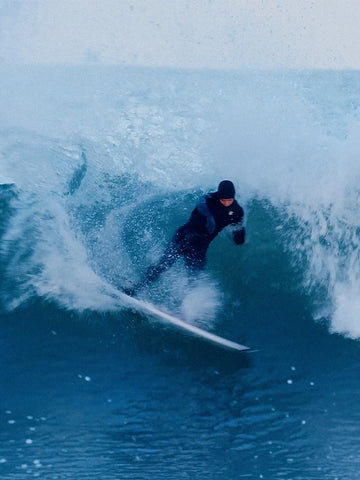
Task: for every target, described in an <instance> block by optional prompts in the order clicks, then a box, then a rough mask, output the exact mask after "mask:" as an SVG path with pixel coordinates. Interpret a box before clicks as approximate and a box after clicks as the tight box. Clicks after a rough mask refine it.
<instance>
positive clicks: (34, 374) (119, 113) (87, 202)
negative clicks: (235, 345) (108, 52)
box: [0, 66, 360, 480]
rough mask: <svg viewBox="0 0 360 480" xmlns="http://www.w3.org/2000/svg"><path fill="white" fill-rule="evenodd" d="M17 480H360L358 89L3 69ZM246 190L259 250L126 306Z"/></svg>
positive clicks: (5, 432)
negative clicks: (228, 345)
mask: <svg viewBox="0 0 360 480" xmlns="http://www.w3.org/2000/svg"><path fill="white" fill-rule="evenodd" d="M0 73H1V75H0V87H1V88H0V112H1V114H0V180H1V190H0V208H1V213H2V215H1V223H0V235H1V241H0V245H1V277H0V278H1V315H0V342H1V348H0V358H1V363H0V365H1V370H0V478H1V479H4V480H10V479H12V480H13V479H25V478H26V479H28V478H33V477H39V478H44V479H51V480H63V479H74V478H76V479H81V480H85V479H91V478H96V479H103V480H108V479H109V480H115V479H116V480H117V479H162V478H164V479H165V478H166V479H169V478H171V479H176V480H177V479H186V478H195V479H205V478H206V479H214V480H215V479H216V480H217V479H220V478H226V479H228V480H233V479H234V480H235V479H241V478H250V479H258V478H263V479H279V480H280V479H284V480H285V479H286V480H290V479H293V480H295V479H301V480H303V479H307V480H308V479H320V478H321V479H333V480H335V479H342V480H343V479H346V480H347V479H349V480H350V479H351V480H353V479H356V478H358V477H359V476H360V455H359V451H360V448H359V447H360V440H359V438H360V435H359V433H360V427H359V412H358V405H357V401H358V394H359V386H360V385H359V373H360V372H359V367H360V361H359V353H360V350H359V348H360V347H359V342H358V339H359V337H360V301H359V294H360V274H359V252H360V249H359V246H360V230H359V224H360V213H359V212H360V209H359V203H360V196H359V187H358V185H359V178H360V163H359V160H358V153H359V147H360V142H359V138H360V137H359V134H358V130H359V107H360V94H359V82H360V77H359V74H358V73H357V72H330V71H323V72H315V71H307V72H278V73H266V72H245V73H234V72H227V73H226V72H225V73H221V72H212V71H201V72H191V71H167V70H151V69H120V68H115V67H100V66H94V67H73V68H72V67H56V68H50V67H47V68H46V67H22V68H20V67H19V68H15V67H14V68H9V67H7V68H6V69H5V67H1V72H0ZM224 178H231V179H232V180H233V181H234V183H235V184H236V188H237V198H238V201H239V203H240V204H242V205H243V207H244V209H245V211H246V222H247V232H248V236H247V242H246V245H244V246H243V247H237V246H235V245H233V244H232V243H231V242H230V240H229V238H227V235H226V233H225V232H224V233H223V234H221V235H220V236H219V237H218V238H216V240H215V241H214V242H213V244H212V245H211V247H210V250H209V255H208V266H207V269H206V272H205V274H204V275H203V276H201V277H200V278H196V279H194V278H189V276H188V274H187V272H186V270H185V269H184V266H183V265H182V264H181V262H179V264H176V265H175V266H174V267H173V268H172V269H171V270H169V271H168V272H167V273H166V274H165V275H163V277H162V278H161V279H160V280H159V282H157V283H156V284H155V285H153V288H152V289H151V290H150V291H147V292H143V294H142V295H143V298H146V299H148V300H151V301H153V302H154V303H156V304H157V305H160V306H162V307H164V308H167V309H169V310H170V311H172V312H174V313H177V314H179V315H181V316H182V317H183V318H185V319H186V320H187V321H189V322H191V323H194V324H196V325H199V326H201V327H203V328H206V329H208V330H210V331H213V332H215V333H217V334H219V335H223V336H225V337H227V338H230V339H232V340H235V341H238V342H240V343H244V344H245V345H248V346H250V347H251V348H252V349H254V350H256V351H255V352H252V353H250V354H233V353H230V352H226V351H224V350H221V349H217V348H215V347H213V346H210V345H207V344H205V343H203V342H201V341H199V340H196V339H194V338H188V337H187V336H184V335H182V334H181V333H180V332H177V331H173V330H169V329H166V328H164V327H163V326H161V325H159V324H157V323H154V321H153V320H152V319H150V318H145V317H143V316H141V315H139V314H137V313H136V312H132V311H129V310H128V309H127V307H126V305H124V304H122V303H121V301H120V300H119V299H116V297H115V296H114V292H116V290H117V289H118V288H119V287H121V286H123V285H126V284H127V282H128V281H130V280H132V281H136V280H137V279H138V278H139V277H140V275H141V273H142V272H143V271H144V269H145V268H146V267H147V266H148V265H149V264H150V263H151V262H153V261H156V259H157V258H159V255H160V254H161V252H162V249H163V248H164V246H165V245H166V242H167V240H168V239H169V238H170V237H171V236H172V234H173V232H174V230H175V229H176V228H177V226H179V225H180V224H181V223H182V222H184V221H185V220H186V219H187V218H188V215H189V214H190V212H191V210H192V208H193V206H194V204H195V202H196V199H197V198H198V197H199V195H201V194H202V193H203V192H205V191H209V190H212V189H214V188H216V186H217V184H218V182H219V181H220V180H222V179H224Z"/></svg>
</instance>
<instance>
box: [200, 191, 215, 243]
mask: <svg viewBox="0 0 360 480" xmlns="http://www.w3.org/2000/svg"><path fill="white" fill-rule="evenodd" d="M207 198H208V195H203V196H202V197H200V198H199V200H198V202H197V204H196V208H197V210H198V212H199V213H200V214H201V215H203V216H204V217H205V227H206V230H207V231H208V233H209V234H210V235H211V234H213V233H214V232H215V229H216V223H215V219H214V216H213V214H212V213H211V211H210V208H209V207H208V205H207V203H206V200H207Z"/></svg>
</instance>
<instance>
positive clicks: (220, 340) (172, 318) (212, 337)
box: [118, 292, 250, 352]
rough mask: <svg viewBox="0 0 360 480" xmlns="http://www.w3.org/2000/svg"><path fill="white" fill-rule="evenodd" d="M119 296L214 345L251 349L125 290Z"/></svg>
mask: <svg viewBox="0 0 360 480" xmlns="http://www.w3.org/2000/svg"><path fill="white" fill-rule="evenodd" d="M118 296H121V297H120V298H123V299H124V300H125V304H127V306H128V307H129V308H130V309H132V310H134V311H136V312H139V313H143V314H145V315H150V316H152V317H154V318H156V319H157V320H159V321H161V322H162V323H164V324H167V325H171V326H173V327H176V328H178V329H180V330H183V331H184V332H187V333H190V334H191V335H194V336H195V337H198V338H201V339H203V340H206V341H208V342H210V343H212V344H214V345H217V346H219V347H223V348H227V349H229V350H236V351H239V352H241V351H246V350H250V348H249V347H247V346H245V345H241V344H240V343H237V342H234V341H232V340H229V339H227V338H224V337H220V336H219V335H216V334H215V333H212V332H209V331H207V330H203V329H202V328H200V327H197V326H195V325H191V324H190V323H188V322H186V321H184V320H182V319H181V318H179V317H177V316H176V315H173V314H172V313H170V312H167V311H166V310H162V309H160V308H158V307H156V306H155V305H153V304H152V303H150V302H147V301H144V300H140V299H138V298H134V297H130V296H129V295H126V293H123V292H119V293H118Z"/></svg>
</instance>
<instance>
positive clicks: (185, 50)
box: [0, 0, 360, 70]
mask: <svg viewBox="0 0 360 480" xmlns="http://www.w3.org/2000/svg"><path fill="white" fill-rule="evenodd" d="M359 25H360V0H0V62H1V63H6V64H7V63H15V64H84V63H85V64H87V63H91V64H96V63H99V64H111V65H131V66H146V67H147V66H150V67H172V68H195V69H196V68H213V69H220V70H226V69H240V70H241V69H252V68H256V69H279V68H280V69H284V68H289V69H303V68H320V69H349V68H350V69H360V48H359V44H360V28H359Z"/></svg>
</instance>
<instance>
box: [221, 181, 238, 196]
mask: <svg viewBox="0 0 360 480" xmlns="http://www.w3.org/2000/svg"><path fill="white" fill-rule="evenodd" d="M217 193H218V196H219V198H220V199H225V198H226V199H229V198H234V197H235V187H234V184H233V183H232V182H231V181H230V180H223V181H222V182H220V183H219V186H218V191H217Z"/></svg>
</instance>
